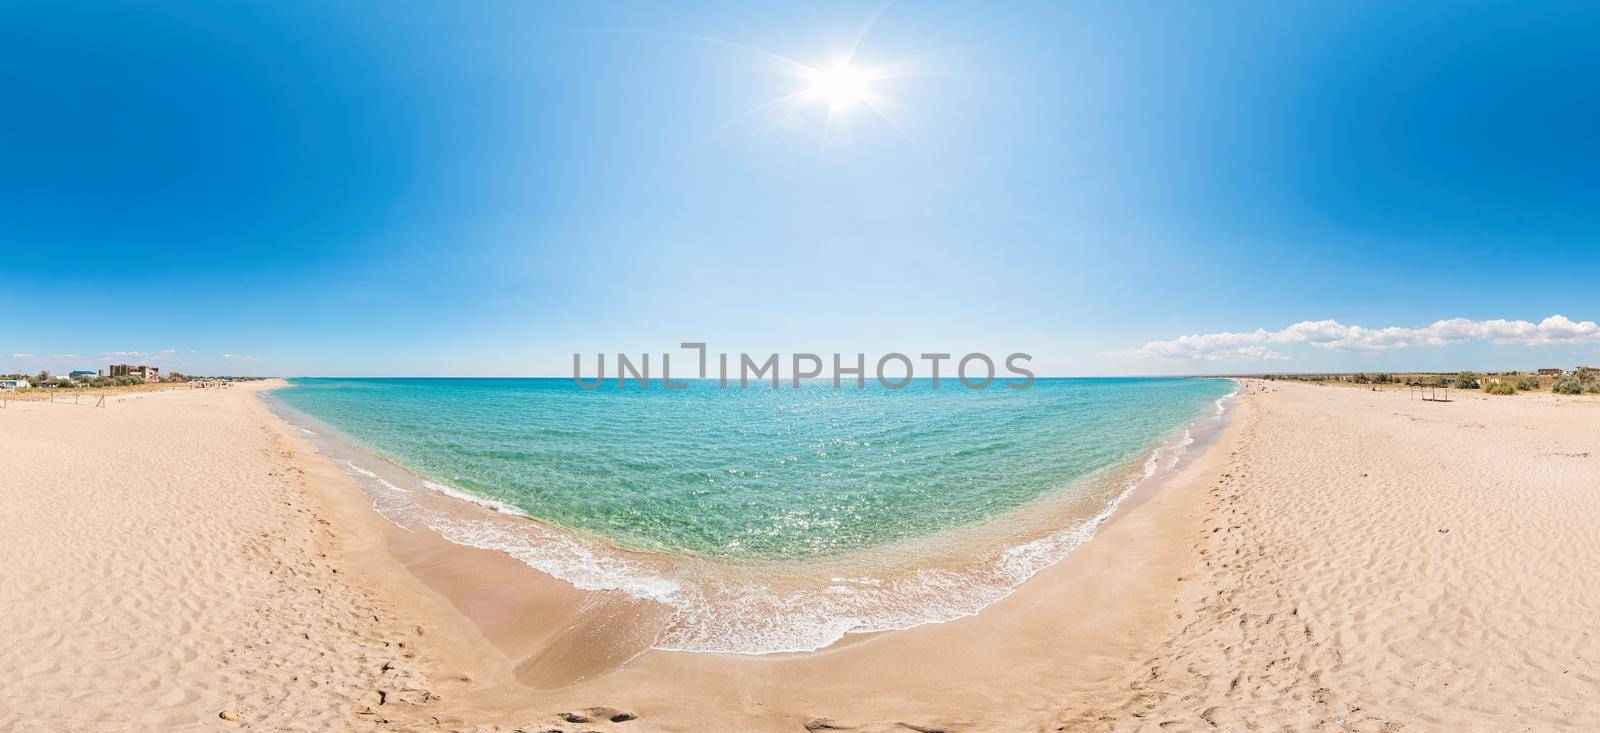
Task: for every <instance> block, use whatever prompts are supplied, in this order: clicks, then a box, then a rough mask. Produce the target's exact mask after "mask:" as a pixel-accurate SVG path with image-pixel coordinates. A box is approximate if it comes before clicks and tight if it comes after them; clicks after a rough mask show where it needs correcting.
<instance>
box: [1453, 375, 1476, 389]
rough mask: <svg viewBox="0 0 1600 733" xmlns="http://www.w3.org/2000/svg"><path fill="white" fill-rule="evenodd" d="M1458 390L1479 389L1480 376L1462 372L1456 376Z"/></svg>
mask: <svg viewBox="0 0 1600 733" xmlns="http://www.w3.org/2000/svg"><path fill="white" fill-rule="evenodd" d="M1455 386H1456V389H1477V388H1478V375H1477V374H1475V373H1473V372H1461V373H1460V374H1457V375H1456V382H1455Z"/></svg>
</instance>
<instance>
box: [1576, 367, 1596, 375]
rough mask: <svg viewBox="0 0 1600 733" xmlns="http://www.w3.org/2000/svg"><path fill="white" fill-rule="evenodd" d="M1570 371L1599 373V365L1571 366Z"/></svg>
mask: <svg viewBox="0 0 1600 733" xmlns="http://www.w3.org/2000/svg"><path fill="white" fill-rule="evenodd" d="M1572 373H1573V374H1589V373H1600V367H1592V366H1575V367H1573V368H1572Z"/></svg>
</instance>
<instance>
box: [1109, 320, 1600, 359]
mask: <svg viewBox="0 0 1600 733" xmlns="http://www.w3.org/2000/svg"><path fill="white" fill-rule="evenodd" d="M1471 341H1488V342H1491V343H1495V344H1502V345H1521V346H1549V345H1552V344H1579V343H1594V342H1600V325H1597V324H1596V323H1595V322H1594V321H1582V322H1574V321H1572V320H1571V319H1568V318H1567V317H1566V316H1562V315H1554V316H1550V317H1549V318H1546V319H1544V320H1543V321H1540V322H1538V323H1532V322H1529V321H1507V320H1503V319H1495V320H1490V321H1470V320H1467V319H1465V318H1451V319H1449V320H1444V321H1435V322H1434V323H1433V324H1432V325H1429V326H1424V327H1422V328H1406V327H1402V326H1388V327H1386V328H1364V327H1361V326H1346V325H1344V324H1342V323H1339V322H1338V321H1331V320H1324V321H1301V322H1299V323H1296V324H1294V325H1292V326H1288V327H1287V328H1283V329H1281V330H1277V331H1268V330H1266V329H1261V328H1258V329H1256V330H1254V331H1247V332H1227V331H1223V332H1218V333H1201V334H1193V335H1189V336H1181V337H1178V338H1176V339H1172V340H1170V341H1151V342H1149V343H1147V344H1145V345H1144V346H1141V347H1139V348H1137V349H1123V350H1120V351H1107V352H1103V353H1102V354H1101V355H1102V356H1109V357H1114V358H1123V359H1191V360H1198V361H1223V360H1252V359H1254V360H1284V359H1288V358H1290V357H1289V356H1288V355H1286V354H1283V353H1281V352H1278V351H1274V350H1272V349H1270V348H1268V347H1269V346H1274V345H1286V344H1310V345H1312V346H1315V347H1317V348H1323V349H1334V350H1337V351H1347V352H1352V353H1358V354H1376V353H1381V352H1385V351H1393V350H1395V349H1405V348H1410V347H1414V346H1415V347H1420V346H1446V345H1449V344H1459V343H1467V342H1471Z"/></svg>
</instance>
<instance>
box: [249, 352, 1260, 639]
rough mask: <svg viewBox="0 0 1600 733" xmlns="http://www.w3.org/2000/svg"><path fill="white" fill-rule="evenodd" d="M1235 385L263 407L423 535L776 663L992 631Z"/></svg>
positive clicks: (518, 397)
mask: <svg viewBox="0 0 1600 733" xmlns="http://www.w3.org/2000/svg"><path fill="white" fill-rule="evenodd" d="M1234 393H1235V384H1234V383H1233V382H1232V381H1230V380H1224V379H1186V378H1140V379H1038V380H1036V381H1034V383H1033V384H1032V386H1031V387H1029V388H1027V389H1011V388H1008V387H1005V386H1004V385H1003V383H999V382H997V383H995V384H994V385H993V386H991V387H989V388H987V389H968V388H965V387H963V386H961V385H960V383H959V382H953V381H951V380H944V381H942V382H941V383H940V384H938V385H937V386H935V385H934V384H933V383H932V382H931V381H928V380H916V381H913V382H912V383H911V384H910V385H909V386H907V387H905V388H902V389H888V388H886V387H883V386H881V385H877V384H874V383H871V382H869V383H868V385H867V386H866V387H865V388H857V387H856V386H855V385H854V384H851V383H846V385H845V386H844V388H836V387H834V385H833V383H832V382H831V380H828V381H816V382H802V383H801V384H800V385H799V386H798V387H796V386H793V385H791V384H789V383H784V384H783V385H782V386H781V387H779V388H772V387H771V386H770V385H768V384H765V383H763V384H762V385H761V386H759V387H755V386H752V387H750V388H743V389H741V388H738V386H737V385H730V386H728V387H722V386H719V384H718V383H717V382H716V381H714V380H706V381H693V380H691V381H690V382H689V383H688V386H687V387H686V388H683V389H663V388H661V386H660V384H659V383H656V384H652V385H651V386H650V387H649V388H645V387H640V386H638V385H637V384H635V383H630V384H629V385H628V386H626V387H621V386H618V385H617V384H615V383H608V384H606V385H603V386H601V387H599V388H596V389H584V388H581V387H580V386H579V385H577V384H576V383H575V382H574V381H573V380H571V379H565V378H561V379H475V378H448V379H446V378H384V379H342V378H296V379H291V380H289V383H288V385H287V386H286V387H284V388H281V389H278V390H274V391H272V392H270V393H268V395H267V397H266V399H268V401H269V403H270V404H271V405H272V407H273V408H274V409H275V410H276V411H277V412H278V413H279V414H280V415H282V416H283V417H284V418H286V419H287V420H289V421H290V422H291V423H292V424H294V425H296V426H297V427H298V429H299V430H300V431H301V432H302V434H304V435H306V436H307V437H308V438H312V439H313V441H314V442H315V443H316V444H317V445H318V446H319V450H322V451H324V452H325V453H329V454H330V455H332V456H334V457H335V458H336V462H337V463H338V464H339V465H340V466H341V467H343V468H344V469H345V470H346V471H347V472H348V473H349V474H350V475H351V476H352V477H353V478H355V479H356V481H357V483H358V484H360V485H361V486H362V488H363V490H364V491H366V492H367V493H368V495H369V496H370V497H371V498H372V501H373V506H374V508H375V509H377V510H378V511H379V513H381V514H383V515H384V516H385V517H387V518H389V519H390V520H391V521H393V522H395V523H396V524H399V525H401V526H402V527H406V528H417V527H426V528H427V529H429V530H431V531H434V532H437V533H439V534H440V535H441V536H443V537H444V538H445V539H448V540H450V541H452V542H456V543H459V544H463V545H468V546H473V547H479V548H484V549H492V550H500V551H502V552H505V553H506V554H508V555H510V556H512V557H514V558H516V559H518V560H520V561H522V562H524V563H526V564H527V565H529V566H530V567H532V568H534V569H536V570H539V571H541V572H544V573H547V574H550V575H553V576H555V577H557V578H560V579H561V580H564V581H566V582H568V583H571V584H572V585H574V586H577V587H579V588H583V589H589V590H616V591H621V592H624V593H627V594H630V595H633V596H636V597H638V598H640V599H642V600H647V601H652V602H656V603H660V604H663V605H664V606H665V607H666V608H667V609H668V612H669V615H670V619H671V620H670V622H669V623H667V624H666V625H665V627H664V628H663V629H662V630H661V631H660V633H659V635H658V637H657V638H656V639H655V640H654V643H653V646H654V647H656V648H659V649H667V650H677V651H689V652H719V653H739V654H766V653H780V652H801V651H810V650H815V649H821V648H824V647H827V646H829V645H831V644H833V643H835V642H837V641H839V640H840V639H842V638H843V637H844V636H845V635H847V634H851V633H861V632H872V631H888V630H895V629H905V628H911V627H914V626H919V625H922V624H928V623H939V622H944V621H950V620H953V619H956V618H961V617H963V616H968V615H972V614H975V613H978V612H980V611H981V610H982V609H983V608H984V607H986V606H989V605H990V604H993V603H995V602H996V601H999V600H1000V599H1002V598H1005V597H1006V596H1007V595H1010V594H1011V593H1012V592H1014V590H1015V589H1016V588H1017V586H1019V585H1020V584H1021V583H1023V582H1024V581H1026V580H1027V579H1028V578H1030V577H1032V576H1033V575H1034V574H1036V573H1038V572H1039V571H1040V570H1043V569H1044V568H1046V567H1049V566H1050V565H1052V564H1054V563H1056V562H1059V561H1060V560H1062V559H1063V558H1065V557H1067V556H1068V555H1069V554H1070V553H1071V552H1072V551H1073V550H1074V549H1076V548H1078V547H1079V546H1081V545H1082V544H1083V543H1084V542H1087V541H1089V540H1090V539H1091V538H1092V537H1093V535H1094V532H1095V530H1096V529H1097V528H1098V527H1099V526H1100V525H1101V524H1103V523H1104V522H1105V521H1107V519H1108V518H1110V517H1111V516H1113V514H1114V512H1115V511H1116V509H1117V507H1118V506H1119V505H1120V504H1121V503H1122V502H1123V501H1124V500H1126V499H1127V498H1128V497H1129V496H1131V495H1133V494H1134V493H1135V492H1136V491H1137V490H1138V489H1139V488H1140V487H1141V485H1144V484H1146V483H1148V482H1152V481H1155V480H1159V478H1160V477H1161V476H1162V475H1163V474H1164V473H1170V472H1171V471H1174V470H1177V469H1178V468H1179V467H1180V465H1181V464H1182V462H1183V461H1184V460H1185V459H1186V457H1188V456H1190V455H1192V453H1193V450H1192V449H1193V448H1194V446H1195V443H1196V441H1204V440H1205V438H1206V436H1208V435H1211V434H1214V433H1215V431H1216V430H1218V429H1219V428H1220V427H1221V425H1223V424H1224V422H1225V420H1226V418H1227V414H1228V410H1229V407H1230V405H1231V397H1232V396H1233V394H1234Z"/></svg>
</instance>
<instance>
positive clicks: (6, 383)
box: [0, 379, 30, 389]
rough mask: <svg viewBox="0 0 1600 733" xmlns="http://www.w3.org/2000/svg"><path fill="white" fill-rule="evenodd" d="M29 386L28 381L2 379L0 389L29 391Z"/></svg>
mask: <svg viewBox="0 0 1600 733" xmlns="http://www.w3.org/2000/svg"><path fill="white" fill-rule="evenodd" d="M29 386H30V385H29V384H28V380H26V379H0V389H27V388H28V387H29Z"/></svg>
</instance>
